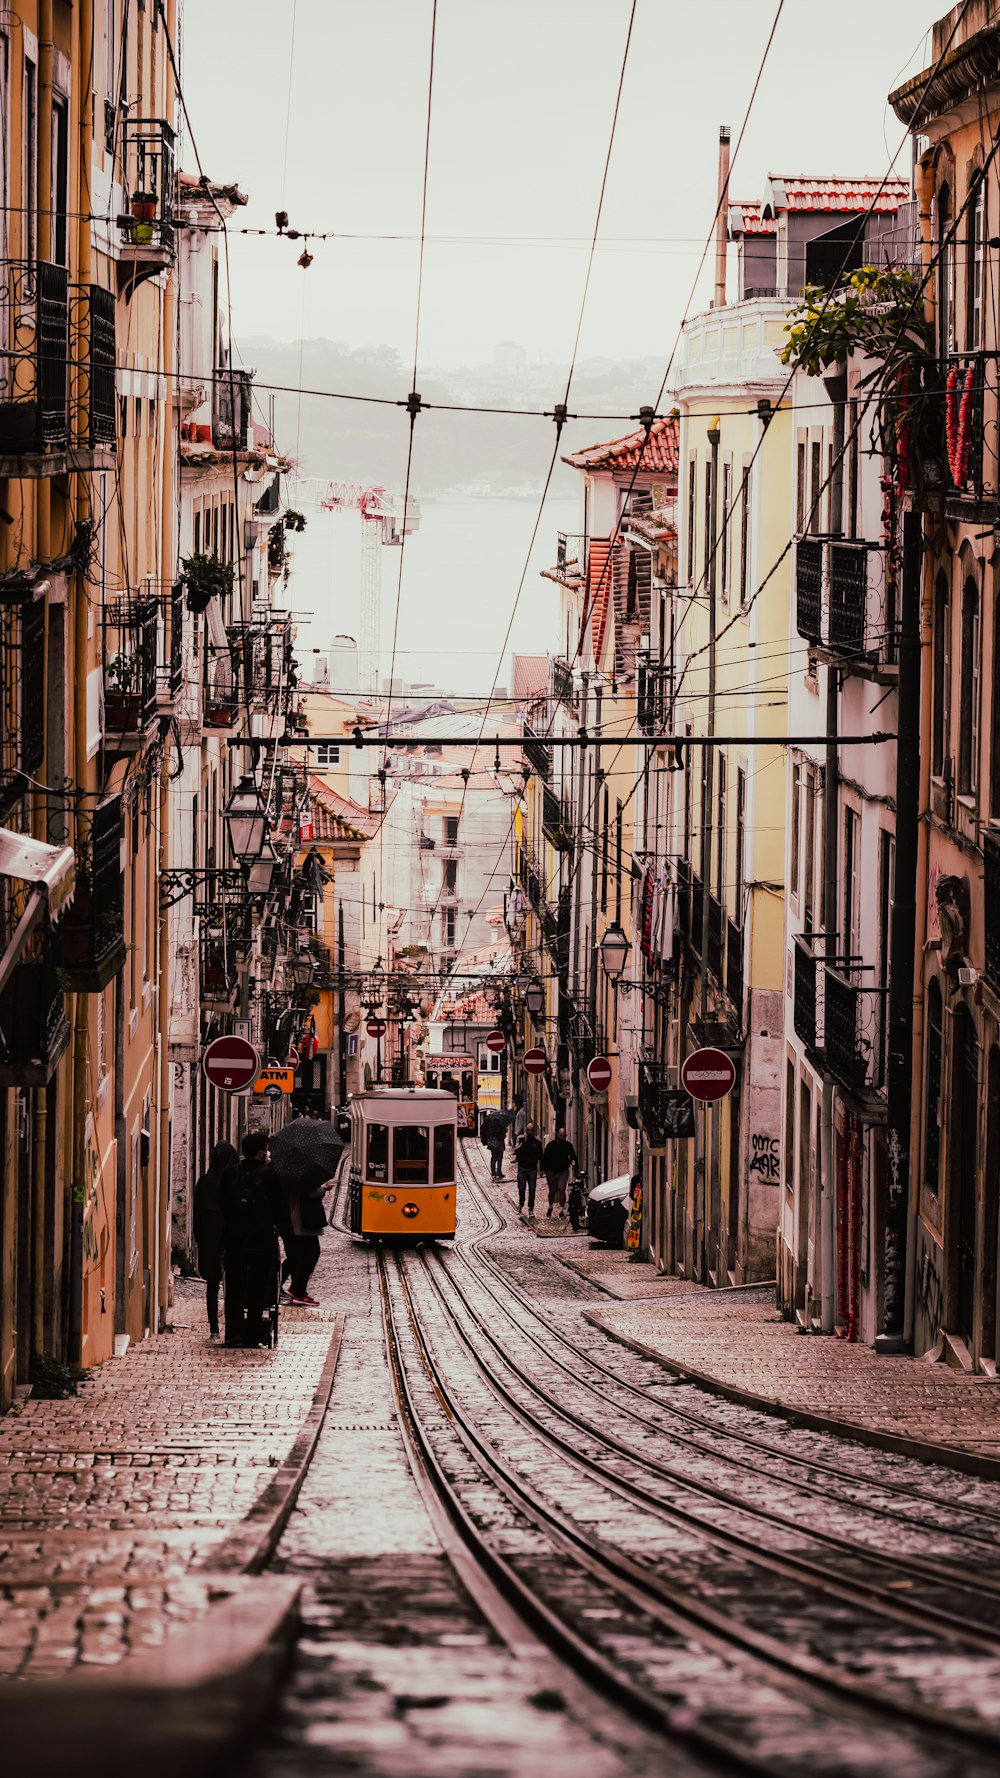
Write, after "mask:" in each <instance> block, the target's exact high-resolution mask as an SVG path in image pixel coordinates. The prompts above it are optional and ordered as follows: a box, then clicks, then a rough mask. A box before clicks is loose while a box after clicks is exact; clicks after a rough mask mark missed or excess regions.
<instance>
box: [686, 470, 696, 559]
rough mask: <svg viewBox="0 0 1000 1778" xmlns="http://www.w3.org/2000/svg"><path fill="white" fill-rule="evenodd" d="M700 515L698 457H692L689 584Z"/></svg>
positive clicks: (688, 522) (689, 483)
mask: <svg viewBox="0 0 1000 1778" xmlns="http://www.w3.org/2000/svg"><path fill="white" fill-rule="evenodd" d="M697 516H698V459H697V457H692V458H691V461H690V463H689V464H688V511H687V526H688V534H687V578H688V586H689V587H690V586H692V585H693V584H694V546H695V530H696V528H697Z"/></svg>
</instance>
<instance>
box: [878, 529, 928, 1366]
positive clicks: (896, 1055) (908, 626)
mask: <svg viewBox="0 0 1000 1778" xmlns="http://www.w3.org/2000/svg"><path fill="white" fill-rule="evenodd" d="M922 542H923V520H922V516H921V514H920V512H919V511H917V510H915V509H914V508H912V507H908V508H907V510H906V511H905V512H904V514H903V563H902V597H901V601H900V604H901V609H900V626H899V682H898V690H897V694H896V702H897V720H896V733H897V735H898V740H897V742H896V866H895V873H894V886H893V898H892V913H891V917H890V925H889V1056H888V1067H887V1071H886V1073H887V1078H886V1098H887V1101H888V1123H889V1127H888V1150H889V1178H888V1189H887V1194H886V1207H885V1245H884V1249H883V1267H884V1272H883V1326H882V1330H881V1332H880V1333H879V1334H878V1335H877V1337H876V1340H875V1349H876V1351H877V1352H899V1351H901V1350H902V1347H903V1305H904V1294H905V1292H904V1282H905V1280H904V1271H905V1256H906V1218H907V1210H908V1205H909V1195H910V1115H911V1095H912V1074H911V1052H912V1044H913V973H914V956H913V951H914V944H915V939H916V921H917V902H916V882H917V828H918V821H919V815H920V566H921V551H922Z"/></svg>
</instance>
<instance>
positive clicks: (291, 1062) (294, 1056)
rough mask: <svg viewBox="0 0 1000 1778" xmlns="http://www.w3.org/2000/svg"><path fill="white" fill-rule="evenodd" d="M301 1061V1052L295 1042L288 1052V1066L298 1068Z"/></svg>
mask: <svg viewBox="0 0 1000 1778" xmlns="http://www.w3.org/2000/svg"><path fill="white" fill-rule="evenodd" d="M300 1061H301V1057H300V1055H299V1052H298V1050H297V1049H296V1047H295V1045H294V1043H293V1044H292V1047H291V1049H290V1050H289V1052H288V1067H289V1068H297V1067H298V1065H299V1062H300Z"/></svg>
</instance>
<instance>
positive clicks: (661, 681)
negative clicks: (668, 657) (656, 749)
mask: <svg viewBox="0 0 1000 1778" xmlns="http://www.w3.org/2000/svg"><path fill="white" fill-rule="evenodd" d="M667 691H668V670H667V668H666V667H665V665H664V663H663V662H662V661H661V659H660V657H659V655H654V654H650V653H648V652H646V653H640V654H637V655H636V703H637V706H638V709H637V720H638V724H639V727H640V729H641V730H642V733H643V734H644V735H656V734H659V733H660V732H661V731H662V729H663V727H664V725H665V723H666V720H667V704H668V698H667Z"/></svg>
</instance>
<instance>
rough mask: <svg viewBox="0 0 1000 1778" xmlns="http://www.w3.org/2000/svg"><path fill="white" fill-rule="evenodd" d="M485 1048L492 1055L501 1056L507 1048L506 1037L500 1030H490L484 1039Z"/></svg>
mask: <svg viewBox="0 0 1000 1778" xmlns="http://www.w3.org/2000/svg"><path fill="white" fill-rule="evenodd" d="M486 1048H487V1049H488V1050H489V1052H490V1054H491V1055H493V1056H502V1055H503V1052H504V1050H505V1049H506V1048H507V1039H506V1037H505V1036H504V1034H503V1032H502V1031H491V1032H490V1034H489V1036H488V1037H487V1039H486Z"/></svg>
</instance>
